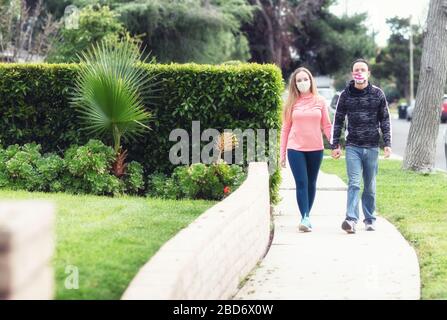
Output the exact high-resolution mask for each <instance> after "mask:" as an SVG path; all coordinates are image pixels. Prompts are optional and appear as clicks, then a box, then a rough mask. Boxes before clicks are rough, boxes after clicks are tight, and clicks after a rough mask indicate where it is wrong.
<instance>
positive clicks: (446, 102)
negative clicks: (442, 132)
mask: <svg viewBox="0 0 447 320" xmlns="http://www.w3.org/2000/svg"><path fill="white" fill-rule="evenodd" d="M441 122H442V123H446V122H447V94H445V95H444V98H443V99H442V112H441Z"/></svg>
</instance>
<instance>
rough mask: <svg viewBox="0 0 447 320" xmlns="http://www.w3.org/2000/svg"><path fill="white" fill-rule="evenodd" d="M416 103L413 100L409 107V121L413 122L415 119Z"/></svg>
mask: <svg viewBox="0 0 447 320" xmlns="http://www.w3.org/2000/svg"><path fill="white" fill-rule="evenodd" d="M415 103H416V101H414V100H413V102H412V103H411V104H410V105H409V106H408V107H407V121H411V119H413V111H414V105H415Z"/></svg>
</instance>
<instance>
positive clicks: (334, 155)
mask: <svg viewBox="0 0 447 320" xmlns="http://www.w3.org/2000/svg"><path fill="white" fill-rule="evenodd" d="M340 157H341V149H340V147H338V148H337V149H334V150H332V158H333V159H339V158H340Z"/></svg>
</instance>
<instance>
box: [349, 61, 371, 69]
mask: <svg viewBox="0 0 447 320" xmlns="http://www.w3.org/2000/svg"><path fill="white" fill-rule="evenodd" d="M359 62H362V63H364V64H366V65H367V66H368V70H369V63H368V61H366V60H365V59H362V58H360V59H356V60H354V62H353V63H352V64H351V70H352V69H353V68H354V65H355V64H356V63H359Z"/></svg>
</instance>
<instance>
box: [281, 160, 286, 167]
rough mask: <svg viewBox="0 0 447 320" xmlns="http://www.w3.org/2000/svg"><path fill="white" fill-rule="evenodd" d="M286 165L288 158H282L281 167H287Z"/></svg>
mask: <svg viewBox="0 0 447 320" xmlns="http://www.w3.org/2000/svg"><path fill="white" fill-rule="evenodd" d="M285 167H286V160H281V168H285Z"/></svg>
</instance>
